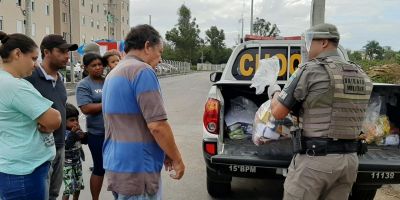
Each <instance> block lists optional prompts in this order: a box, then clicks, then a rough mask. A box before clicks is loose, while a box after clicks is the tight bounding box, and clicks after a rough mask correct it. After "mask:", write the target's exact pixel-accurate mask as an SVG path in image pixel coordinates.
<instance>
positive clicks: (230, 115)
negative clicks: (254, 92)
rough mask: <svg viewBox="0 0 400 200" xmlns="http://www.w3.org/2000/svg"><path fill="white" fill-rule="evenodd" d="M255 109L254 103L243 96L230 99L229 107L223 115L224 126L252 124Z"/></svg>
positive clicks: (256, 107)
mask: <svg viewBox="0 0 400 200" xmlns="http://www.w3.org/2000/svg"><path fill="white" fill-rule="evenodd" d="M257 109H258V106H257V105H256V104H255V103H254V102H252V101H251V100H249V99H247V98H245V97H243V96H238V97H236V98H234V99H231V107H230V109H229V110H228V111H227V113H226V115H225V122H226V125H227V126H231V125H233V124H235V123H244V124H253V119H254V115H255V114H256V112H257Z"/></svg>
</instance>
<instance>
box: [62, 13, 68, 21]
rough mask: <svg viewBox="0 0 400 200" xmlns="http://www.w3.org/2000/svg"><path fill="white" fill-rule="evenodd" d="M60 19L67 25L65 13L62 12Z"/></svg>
mask: <svg viewBox="0 0 400 200" xmlns="http://www.w3.org/2000/svg"><path fill="white" fill-rule="evenodd" d="M62 18H63V22H64V23H67V13H65V12H63V13H62Z"/></svg>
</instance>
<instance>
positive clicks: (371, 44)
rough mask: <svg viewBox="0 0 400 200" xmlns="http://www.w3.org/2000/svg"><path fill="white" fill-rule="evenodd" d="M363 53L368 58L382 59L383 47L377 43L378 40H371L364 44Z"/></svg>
mask: <svg viewBox="0 0 400 200" xmlns="http://www.w3.org/2000/svg"><path fill="white" fill-rule="evenodd" d="M364 49H365V54H366V56H367V58H368V59H369V60H374V59H378V60H382V59H383V48H382V47H381V46H380V45H379V42H377V41H375V40H372V41H368V43H367V44H366V45H365V46H364Z"/></svg>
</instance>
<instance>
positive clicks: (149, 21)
mask: <svg viewBox="0 0 400 200" xmlns="http://www.w3.org/2000/svg"><path fill="white" fill-rule="evenodd" d="M149 25H150V26H151V15H149Z"/></svg>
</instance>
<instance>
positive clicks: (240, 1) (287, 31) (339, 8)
mask: <svg viewBox="0 0 400 200" xmlns="http://www.w3.org/2000/svg"><path fill="white" fill-rule="evenodd" d="M250 2H251V1H250V0H130V17H129V20H130V25H131V26H135V25H138V24H144V23H149V15H151V24H152V25H153V26H154V27H155V28H156V29H157V30H158V31H159V32H160V33H161V35H162V36H163V37H164V38H165V33H166V31H168V30H171V29H172V28H173V27H174V26H175V25H176V24H177V20H178V15H177V11H178V8H179V7H180V6H181V5H182V4H185V5H186V6H187V7H188V8H189V9H190V10H191V12H192V18H193V17H195V18H196V19H197V24H198V25H199V27H200V30H201V35H200V36H201V37H203V38H204V35H205V34H204V32H205V30H207V29H209V28H210V26H213V25H215V26H217V27H218V28H219V29H223V30H224V32H225V37H226V40H225V43H226V45H227V46H228V47H231V46H233V45H235V43H236V42H237V40H238V35H239V34H240V33H241V23H240V22H239V20H240V18H241V16H242V14H243V17H244V22H245V23H244V33H245V34H246V33H249V32H250V31H249V30H250ZM310 5H311V0H254V18H256V17H259V18H264V19H266V20H267V21H270V22H272V23H276V24H277V25H278V27H279V29H280V30H281V33H280V35H282V36H292V35H300V34H301V33H302V32H303V31H304V30H305V29H307V27H309V24H310V22H309V21H310V14H309V13H310ZM325 12H326V14H325V21H326V22H329V23H333V24H335V25H337V27H338V29H339V32H340V34H341V44H342V45H343V46H344V47H345V48H347V49H352V50H359V49H361V48H362V47H363V46H364V45H365V44H366V43H367V41H369V40H376V41H378V42H379V44H380V45H381V46H391V47H392V49H394V50H400V39H399V38H400V0H326V11H325Z"/></svg>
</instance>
